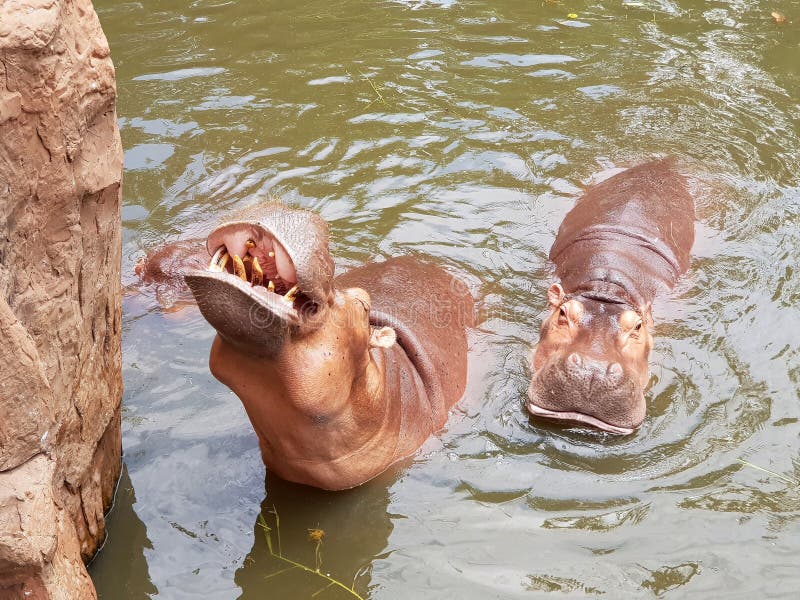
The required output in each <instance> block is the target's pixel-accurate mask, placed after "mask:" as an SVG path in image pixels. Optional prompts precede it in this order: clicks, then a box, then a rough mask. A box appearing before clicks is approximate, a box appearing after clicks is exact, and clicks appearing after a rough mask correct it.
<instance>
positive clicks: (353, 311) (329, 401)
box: [185, 203, 473, 490]
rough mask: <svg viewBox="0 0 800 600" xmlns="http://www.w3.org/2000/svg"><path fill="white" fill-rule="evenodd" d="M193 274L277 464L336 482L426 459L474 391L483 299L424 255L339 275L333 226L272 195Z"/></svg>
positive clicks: (224, 376)
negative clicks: (424, 452) (471, 378)
mask: <svg viewBox="0 0 800 600" xmlns="http://www.w3.org/2000/svg"><path fill="white" fill-rule="evenodd" d="M206 248H207V251H208V256H206V260H207V261H208V258H209V256H210V257H211V258H210V261H209V262H208V267H207V268H204V269H194V270H191V271H189V272H187V273H186V275H185V279H186V283H187V284H188V286H189V287H190V288H191V291H192V292H193V294H194V296H195V298H196V300H197V303H198V306H199V308H200V311H201V312H202V314H203V316H204V317H205V319H206V320H207V321H208V322H209V323H210V324H211V325H212V326H213V327H214V328H215V329H216V330H217V336H216V338H215V339H214V342H213V344H212V347H211V356H210V360H209V365H210V368H211V372H212V373H213V374H214V376H215V377H216V378H217V379H219V380H220V381H221V382H223V383H224V384H225V385H227V386H228V387H230V388H231V389H232V390H233V391H234V392H235V393H236V395H237V396H238V397H239V398H240V399H241V401H242V403H243V404H244V408H245V410H246V411H247V415H248V416H249V418H250V421H251V423H252V425H253V427H254V429H255V431H256V433H257V435H258V439H259V442H260V446H261V451H262V456H263V458H264V462H265V464H266V465H267V467H268V468H269V469H270V470H271V471H272V472H274V473H276V474H277V475H279V476H280V477H282V478H284V479H287V480H290V481H295V482H299V483H304V484H308V485H312V486H316V487H320V488H324V489H329V490H338V489H345V488H350V487H353V486H356V485H359V484H361V483H363V482H365V481H367V480H369V479H371V478H373V477H375V476H376V475H378V474H379V473H381V472H383V471H384V470H385V469H386V468H387V467H389V466H390V465H392V464H393V463H395V462H397V461H399V460H400V459H402V458H405V457H407V456H409V455H411V454H413V453H414V452H415V451H416V450H417V449H418V448H419V447H420V445H421V444H422V443H423V442H424V441H425V440H426V439H427V438H428V437H429V436H430V435H431V434H432V433H434V432H435V431H437V430H438V429H441V428H442V427H443V426H444V424H445V422H446V420H447V414H448V410H449V409H450V407H451V406H452V405H453V404H454V403H455V402H456V401H458V400H459V399H460V398H461V396H462V395H463V392H464V387H465V385H466V370H467V338H466V328H467V327H471V326H472V324H473V299H472V296H471V295H470V293H469V291H468V290H467V288H466V286H465V285H464V284H463V283H461V282H460V281H459V280H457V279H455V278H454V277H452V276H451V275H449V274H448V273H447V272H445V271H444V270H442V269H440V268H438V267H436V266H433V265H431V264H428V263H426V262H423V261H420V260H417V259H415V258H412V257H401V258H392V259H389V260H387V261H385V262H380V263H374V264H369V265H366V266H364V267H360V268H356V269H353V270H351V271H349V272H347V273H345V274H343V275H341V276H339V277H337V278H334V276H333V272H334V266H333V259H332V258H331V255H330V254H329V252H328V228H327V224H326V223H325V222H324V221H323V220H322V219H321V218H320V217H319V216H318V215H316V214H314V213H311V212H307V211H304V210H295V209H291V208H287V207H286V206H283V205H280V204H276V203H269V204H265V205H264V204H262V205H257V206H255V207H253V208H250V209H246V210H245V211H244V212H243V213H241V214H240V215H238V216H237V217H236V218H234V219H233V220H231V221H229V222H226V223H224V224H222V225H221V226H219V227H217V228H215V229H214V230H213V231H211V233H210V234H209V235H208V238H207V240H206Z"/></svg>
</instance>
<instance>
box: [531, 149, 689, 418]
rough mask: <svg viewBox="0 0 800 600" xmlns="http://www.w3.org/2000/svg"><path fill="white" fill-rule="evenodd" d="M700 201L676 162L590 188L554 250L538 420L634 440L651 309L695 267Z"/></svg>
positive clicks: (534, 390) (536, 362)
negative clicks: (692, 260) (691, 263)
mask: <svg viewBox="0 0 800 600" xmlns="http://www.w3.org/2000/svg"><path fill="white" fill-rule="evenodd" d="M693 242H694V202H693V200H692V197H691V195H690V194H689V190H688V186H687V181H686V179H685V178H684V177H683V176H682V175H680V174H679V173H678V172H677V171H676V170H675V167H674V163H673V161H672V160H669V159H665V160H658V161H653V162H649V163H646V164H643V165H640V166H637V167H634V168H632V169H628V170H627V171H623V172H622V173H619V174H617V175H614V176H613V177H611V178H609V179H607V180H605V181H603V182H602V183H600V184H598V185H595V186H592V187H590V188H589V189H587V190H586V192H585V193H584V195H583V196H582V197H581V198H580V199H579V200H578V202H577V204H576V205H575V207H574V208H573V209H572V210H571V211H570V212H569V213H568V214H567V216H566V217H565V218H564V221H563V222H562V223H561V227H560V228H559V230H558V235H557V237H556V240H555V243H554V244H553V247H552V248H551V250H550V260H552V261H553V263H555V266H556V275H557V276H558V278H559V279H560V281H561V283H554V284H553V285H551V286H550V289H549V290H548V291H547V299H548V302H549V304H550V314H549V315H548V316H547V318H546V319H545V320H544V322H543V323H542V326H541V332H540V338H539V343H538V344H537V346H536V348H535V350H534V354H533V365H532V366H533V377H532V380H531V384H530V387H529V388H528V404H527V406H528V410H529V411H530V413H531V414H532V415H533V416H534V417H537V418H545V419H550V420H555V421H561V422H566V423H577V424H581V425H589V426H592V427H595V428H597V429H600V430H602V431H608V432H611V433H617V434H630V433H633V431H634V430H635V429H636V428H637V427H639V425H641V423H642V421H643V420H644V417H645V410H646V406H645V400H644V391H645V388H646V387H647V383H648V381H649V378H650V372H649V366H648V357H649V354H650V349H651V347H652V345H653V336H652V333H651V330H652V326H653V317H652V314H651V304H652V301H653V299H654V298H655V296H656V294H658V293H659V292H663V291H666V290H669V289H671V288H672V287H673V286H674V285H675V283H676V281H677V280H678V278H679V277H680V275H681V274H683V273H684V272H685V271H686V269H687V268H688V266H689V258H690V251H691V248H692V243H693Z"/></svg>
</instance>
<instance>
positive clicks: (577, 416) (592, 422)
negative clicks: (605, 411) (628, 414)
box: [528, 402, 636, 435]
mask: <svg viewBox="0 0 800 600" xmlns="http://www.w3.org/2000/svg"><path fill="white" fill-rule="evenodd" d="M528 411H529V412H530V413H531V414H532V415H533V416H534V417H537V418H543V419H548V420H551V421H558V422H560V423H575V424H578V425H589V426H591V427H593V428H595V429H599V430H600V431H606V432H608V433H615V434H617V435H631V434H632V433H633V432H634V431H636V428H634V427H620V426H619V425H612V424H611V423H606V422H605V421H602V420H600V419H598V418H596V417H592V416H590V415H585V414H583V413H579V412H573V411H557V410H550V409H548V408H542V407H541V406H537V405H536V404H534V403H532V402H528Z"/></svg>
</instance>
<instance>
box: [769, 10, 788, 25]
mask: <svg viewBox="0 0 800 600" xmlns="http://www.w3.org/2000/svg"><path fill="white" fill-rule="evenodd" d="M772 20H773V21H775V22H776V23H777V24H778V25H783V24H784V23H786V15H784V14H782V13H779V12H773V13H772Z"/></svg>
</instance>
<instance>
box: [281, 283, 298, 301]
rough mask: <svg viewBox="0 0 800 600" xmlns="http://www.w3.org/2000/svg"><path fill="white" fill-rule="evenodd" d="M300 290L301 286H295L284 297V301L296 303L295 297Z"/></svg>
mask: <svg viewBox="0 0 800 600" xmlns="http://www.w3.org/2000/svg"><path fill="white" fill-rule="evenodd" d="M298 289H299V286H294V287H293V288H292V289H290V290H289V291H288V292H286V293H285V294H284V295H283V299H284V300H285V301H286V302H294V297H295V296H296V295H297V290H298Z"/></svg>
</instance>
